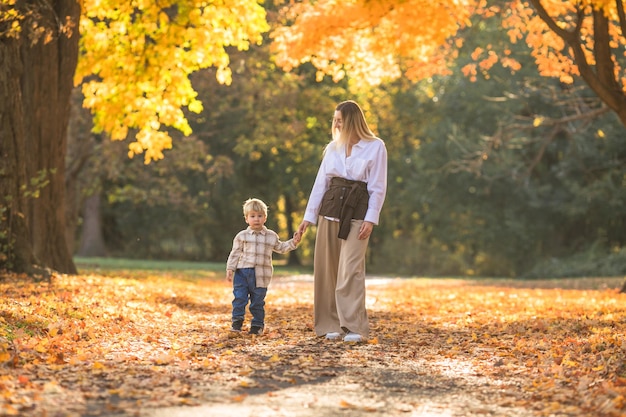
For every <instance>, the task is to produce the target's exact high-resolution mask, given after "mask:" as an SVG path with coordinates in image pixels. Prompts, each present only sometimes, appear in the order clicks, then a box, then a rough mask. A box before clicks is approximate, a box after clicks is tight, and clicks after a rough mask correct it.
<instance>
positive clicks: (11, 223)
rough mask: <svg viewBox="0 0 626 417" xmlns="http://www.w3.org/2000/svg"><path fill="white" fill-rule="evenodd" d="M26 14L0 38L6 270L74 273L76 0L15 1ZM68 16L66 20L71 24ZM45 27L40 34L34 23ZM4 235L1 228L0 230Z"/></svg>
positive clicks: (78, 15)
mask: <svg viewBox="0 0 626 417" xmlns="http://www.w3.org/2000/svg"><path fill="white" fill-rule="evenodd" d="M15 7H16V8H18V9H22V10H20V12H24V11H25V10H29V12H30V14H29V15H28V17H27V18H26V19H25V20H24V21H23V22H22V33H21V35H20V37H19V39H15V38H10V37H5V38H0V54H1V58H2V60H1V61H0V62H1V64H0V66H1V67H2V68H1V70H0V71H1V74H0V75H2V79H1V81H0V82H1V83H2V88H3V90H4V91H6V93H4V94H3V96H2V97H3V98H4V99H3V100H2V102H1V103H0V119H1V120H2V128H1V130H0V131H1V132H2V138H1V141H2V142H1V143H2V149H1V153H2V157H3V158H2V159H3V165H4V166H3V169H2V180H1V182H0V191H1V192H2V195H3V196H4V197H5V201H3V202H2V203H0V204H2V205H3V207H4V208H5V212H4V216H5V217H6V219H5V221H3V224H2V227H0V233H2V231H4V230H6V233H8V235H6V236H5V237H6V239H5V240H4V241H3V242H2V244H3V245H6V249H4V250H3V252H4V253H6V254H8V256H6V258H7V259H6V262H2V260H0V262H2V265H3V266H4V267H6V268H7V269H9V270H13V271H19V272H32V266H33V265H34V264H35V263H38V264H39V265H40V266H43V267H46V268H51V269H54V270H57V271H59V272H63V273H76V267H75V266H74V263H73V261H72V257H71V254H70V252H69V250H68V246H67V243H66V239H65V153H66V146H67V139H66V133H67V125H68V121H69V115H70V95H71V93H72V86H73V77H74V72H75V69H76V63H77V60H78V38H79V33H78V22H79V18H80V6H79V4H78V2H77V1H76V0H43V1H41V0H40V1H32V0H29V1H23V2H17V3H16V6H15ZM68 22H70V23H69V24H68ZM35 24H36V26H37V27H38V28H44V29H45V33H43V35H37V34H36V33H35V32H34V31H32V30H31V28H32V27H33V25H35ZM0 236H1V235H0Z"/></svg>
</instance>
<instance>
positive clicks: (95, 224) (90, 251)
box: [78, 192, 107, 256]
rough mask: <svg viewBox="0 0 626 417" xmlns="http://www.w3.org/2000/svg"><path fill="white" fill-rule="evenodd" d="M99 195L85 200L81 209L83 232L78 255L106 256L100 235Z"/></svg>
mask: <svg viewBox="0 0 626 417" xmlns="http://www.w3.org/2000/svg"><path fill="white" fill-rule="evenodd" d="M100 201H101V197H100V193H98V192H96V193H94V194H92V195H91V196H89V197H87V198H86V199H85V204H84V209H83V231H82V238H81V243H80V249H79V250H78V255H80V256H106V255H107V250H106V245H105V243H104V237H103V235H102V216H101V214H100Z"/></svg>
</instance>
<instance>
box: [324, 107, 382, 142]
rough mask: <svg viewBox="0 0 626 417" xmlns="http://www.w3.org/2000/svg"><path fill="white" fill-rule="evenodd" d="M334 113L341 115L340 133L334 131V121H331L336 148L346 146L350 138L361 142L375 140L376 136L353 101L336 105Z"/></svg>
mask: <svg viewBox="0 0 626 417" xmlns="http://www.w3.org/2000/svg"><path fill="white" fill-rule="evenodd" d="M335 111H338V112H340V113H341V119H342V127H341V132H339V131H338V130H337V129H336V126H335V121H334V119H333V126H332V128H331V133H332V135H333V142H335V143H336V145H338V146H342V145H343V146H346V145H348V143H349V142H350V139H351V138H358V139H362V140H375V139H377V136H376V135H375V134H374V133H373V132H372V130H371V129H370V128H369V126H368V125H367V121H366V120H365V115H364V114H363V110H361V107H359V105H358V104H357V103H356V102H355V101H353V100H347V101H342V102H341V103H339V104H337V107H335Z"/></svg>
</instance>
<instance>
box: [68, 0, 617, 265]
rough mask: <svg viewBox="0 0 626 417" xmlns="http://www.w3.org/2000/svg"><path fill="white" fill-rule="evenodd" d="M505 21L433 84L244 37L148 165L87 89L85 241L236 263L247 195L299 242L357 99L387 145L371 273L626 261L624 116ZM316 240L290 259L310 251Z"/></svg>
mask: <svg viewBox="0 0 626 417" xmlns="http://www.w3.org/2000/svg"><path fill="white" fill-rule="evenodd" d="M493 3H496V4H497V3H499V2H493ZM503 4H504V3H503ZM263 6H264V8H265V11H266V13H267V19H268V23H269V24H270V26H272V27H273V26H276V25H278V24H279V23H282V22H279V21H278V20H279V19H281V18H284V17H281V15H280V14H278V13H277V10H278V9H279V5H275V4H273V3H272V2H266V3H265V4H264V5H263ZM503 18H504V15H503V14H498V13H495V14H492V15H489V16H485V15H480V16H479V15H475V16H469V17H468V19H469V21H470V22H469V23H471V24H467V25H466V26H464V27H463V29H462V30H461V31H460V32H459V36H458V37H459V38H462V39H463V42H462V43H459V44H458V45H459V46H458V48H456V54H457V57H456V59H455V60H454V62H450V63H449V65H448V67H447V68H448V69H449V71H447V72H446V73H445V74H443V75H436V74H433V75H432V76H429V77H425V78H423V79H420V80H417V81H412V80H410V79H408V78H407V77H396V78H394V79H391V78H389V79H383V80H381V81H380V82H378V83H375V84H374V85H372V84H371V83H370V84H368V83H365V82H364V80H363V79H362V78H359V77H358V75H353V76H350V74H348V75H347V76H344V77H335V78H334V79H331V78H330V77H322V76H320V70H319V68H316V67H315V66H314V64H315V63H314V62H313V63H312V62H305V63H303V64H302V65H300V66H298V67H297V68H293V69H291V71H288V72H285V71H283V70H282V69H281V68H280V67H279V66H278V64H277V62H276V60H275V59H274V58H273V50H272V42H273V38H272V37H271V36H270V35H269V34H267V35H266V36H265V37H264V39H263V42H262V43H260V44H251V45H250V47H249V49H248V50H245V51H242V50H238V48H236V47H231V48H230V49H228V53H229V65H230V68H231V70H232V82H231V83H230V84H228V85H227V84H224V83H223V74H221V72H220V71H221V70H220V69H219V68H218V69H216V68H215V67H211V68H206V69H201V70H199V71H196V72H194V73H193V74H192V75H191V76H190V81H191V84H192V86H193V89H194V90H195V91H197V93H198V94H197V100H199V101H200V102H202V107H203V109H202V111H200V112H195V111H190V110H189V109H188V108H187V109H185V113H184V115H185V117H186V118H187V120H188V121H189V127H190V128H191V130H190V131H186V130H185V129H182V131H180V130H176V129H173V128H172V129H168V134H169V135H170V136H171V137H172V138H173V147H172V148H171V149H170V150H166V151H164V155H165V157H164V158H163V159H161V160H156V161H150V163H148V164H146V163H145V161H144V160H143V158H129V157H128V154H129V144H128V143H127V142H124V141H112V140H110V139H111V137H110V136H109V134H108V133H107V132H106V130H102V129H95V132H98V133H94V125H93V115H92V114H91V113H90V111H89V110H88V109H85V108H83V107H82V106H83V103H84V102H85V97H84V95H83V90H82V89H81V88H79V87H80V86H77V87H76V88H75V89H74V92H73V97H72V117H71V120H70V126H69V129H68V135H67V155H66V173H65V186H66V194H65V204H66V213H65V216H66V220H67V224H66V226H67V230H66V233H65V235H66V240H67V244H68V246H69V248H70V252H71V253H73V254H75V255H77V256H90V257H91V256H108V257H121V258H136V259H169V260H191V261H214V262H221V261H224V260H225V259H226V256H227V254H228V251H229V250H230V247H231V243H232V237H233V236H234V235H235V233H236V232H237V231H238V230H240V229H242V228H243V227H244V226H245V223H244V221H243V217H242V213H241V205H242V203H243V201H244V200H245V199H247V198H249V197H258V198H261V199H263V200H264V201H266V202H267V203H268V204H269V207H270V212H269V220H268V223H267V225H268V227H270V228H272V229H274V230H276V231H278V232H279V234H280V235H281V237H283V238H285V239H286V238H288V237H289V236H290V235H292V234H293V232H294V230H295V228H296V227H297V224H298V223H299V221H300V220H301V216H302V213H303V210H304V207H305V205H306V199H307V197H308V194H309V192H310V189H311V186H312V184H313V181H314V177H315V173H316V171H317V168H318V166H319V162H320V159H321V155H322V152H323V148H324V146H325V145H326V144H327V143H328V141H329V140H330V121H331V118H332V113H333V111H334V106H335V105H336V103H338V102H339V101H342V100H346V99H354V100H356V101H357V102H359V103H360V104H361V105H362V106H363V108H364V111H365V113H366V117H367V119H368V121H369V122H370V124H371V127H372V128H373V130H374V131H375V132H376V133H377V134H378V135H379V136H380V137H381V138H382V139H383V140H384V141H385V143H386V145H387V149H388V153H389V183H388V197H387V200H386V203H385V207H384V209H383V212H382V215H381V221H380V225H379V226H378V227H376V229H375V232H374V235H373V237H372V241H371V244H370V251H369V255H368V271H370V272H372V273H381V274H382V273H390V274H410V275H424V276H465V275H476V276H503V277H564V276H568V277H575V276H602V275H604V276H621V275H624V274H626V248H625V246H624V243H625V239H626V204H625V202H626V164H625V163H624V160H625V159H626V141H624V125H623V124H622V123H621V122H620V119H619V118H618V116H617V115H616V114H615V113H614V112H611V111H609V109H608V108H607V107H606V106H604V105H603V103H602V102H601V100H600V98H599V97H598V96H597V95H596V94H595V93H594V92H593V91H592V90H591V88H589V86H588V85H587V84H585V83H584V82H583V81H581V80H580V79H577V78H574V79H573V80H571V81H572V82H570V83H565V82H563V80H560V79H559V78H550V77H545V76H542V75H540V71H539V70H538V68H537V66H536V65H535V56H534V55H533V53H532V48H531V46H530V45H528V44H527V43H524V42H517V43H513V44H511V43H510V42H509V39H508V37H509V34H507V33H506V32H505V31H504V30H503V29H502V20H503ZM486 45H489V48H492V49H494V50H496V49H498V48H500V49H502V50H504V49H506V51H507V54H508V55H509V56H510V57H512V58H514V59H515V60H516V61H517V62H518V63H519V66H518V67H516V68H515V70H513V69H512V68H511V67H510V66H506V65H503V62H504V61H499V62H497V63H492V64H491V65H489V67H488V68H487V67H484V68H483V67H480V66H479V67H477V66H476V65H474V64H475V63H476V62H477V55H478V54H479V52H477V51H480V50H483V51H484V50H485V48H486ZM504 45H506V47H505V46H504ZM155 59H162V60H164V59H167V57H164V56H162V57H160V58H159V57H156V58H155ZM171 59H173V57H172V58H171ZM157 63H158V62H157ZM377 65H378V66H384V65H385V64H384V63H379V64H377ZM472 65H474V66H472ZM477 68H478V70H476V69H477ZM481 68H483V69H482V70H481ZM191 110H197V109H191ZM96 121H98V120H96ZM100 123H101V121H100ZM133 133H137V132H133V131H132V129H131V131H130V132H129V136H130V135H132V134H133ZM114 139H120V138H119V137H117V138H116V137H114ZM122 139H123V138H122ZM132 146H133V144H131V152H130V153H131V155H132V153H133V152H132V149H133V148H132ZM313 238H314V235H313V234H312V233H310V234H308V235H307V236H305V240H304V241H303V244H302V245H301V246H300V249H299V250H298V251H296V252H292V253H291V254H290V255H289V257H288V258H285V259H284V260H285V262H287V263H289V264H292V265H294V264H304V265H310V263H311V258H312V244H313ZM281 259H282V258H280V257H277V260H279V261H280V260H281Z"/></svg>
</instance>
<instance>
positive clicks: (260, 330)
mask: <svg viewBox="0 0 626 417" xmlns="http://www.w3.org/2000/svg"><path fill="white" fill-rule="evenodd" d="M248 333H250V334H256V335H259V334H261V333H263V327H261V326H250V331H249V332H248Z"/></svg>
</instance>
